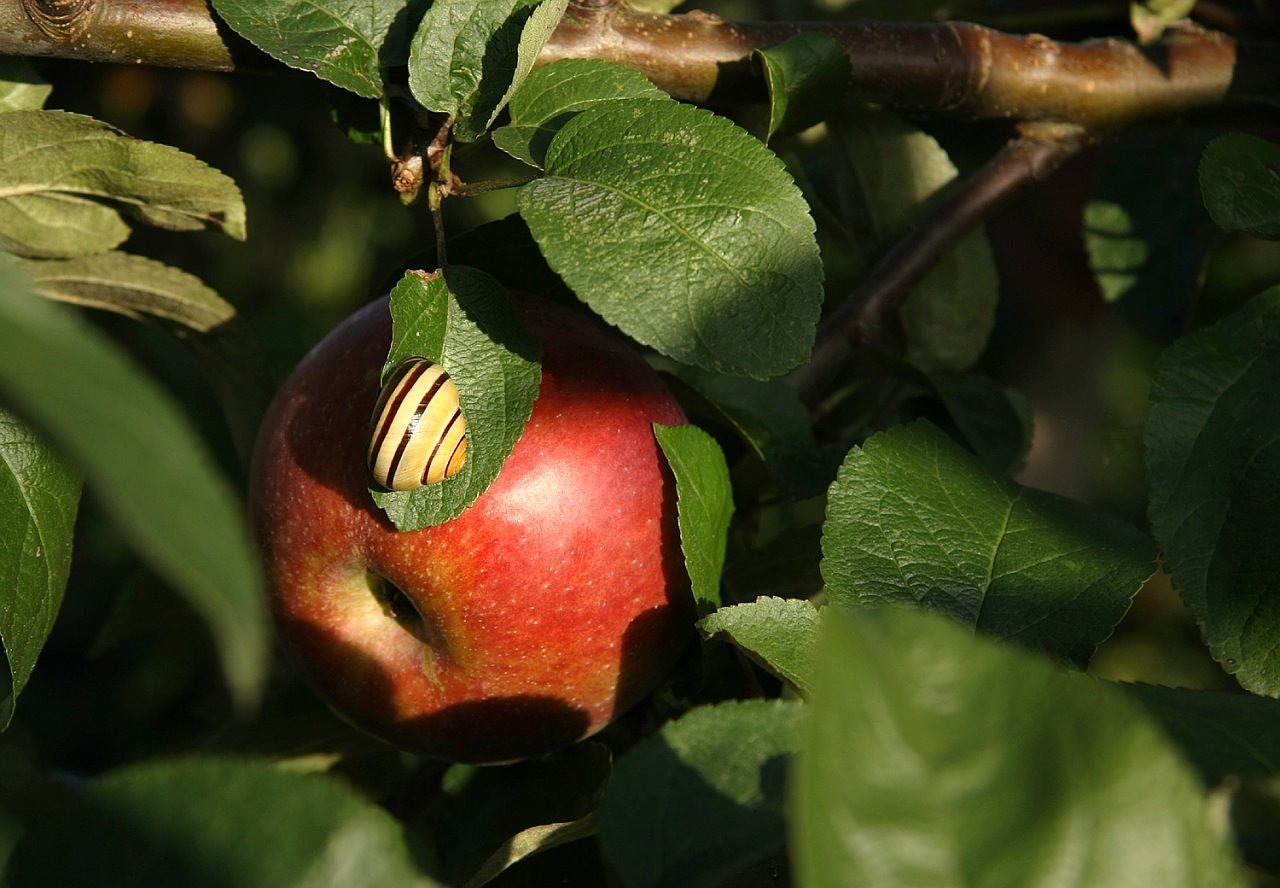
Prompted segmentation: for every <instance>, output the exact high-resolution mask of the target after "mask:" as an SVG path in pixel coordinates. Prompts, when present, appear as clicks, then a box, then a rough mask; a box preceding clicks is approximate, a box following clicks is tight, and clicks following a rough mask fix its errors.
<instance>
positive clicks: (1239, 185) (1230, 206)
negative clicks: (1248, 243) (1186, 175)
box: [1200, 133, 1280, 237]
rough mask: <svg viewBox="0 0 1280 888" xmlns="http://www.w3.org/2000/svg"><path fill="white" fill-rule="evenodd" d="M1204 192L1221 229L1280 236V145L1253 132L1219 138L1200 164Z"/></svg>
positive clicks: (1207, 203) (1209, 209)
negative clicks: (1254, 134) (1252, 133)
mask: <svg viewBox="0 0 1280 888" xmlns="http://www.w3.org/2000/svg"><path fill="white" fill-rule="evenodd" d="M1200 192H1201V193H1202V194H1203V195H1204V205H1205V208H1206V209H1208V211H1209V215H1210V216H1211V217H1212V218H1213V221H1214V222H1216V223H1217V224H1218V227H1219V228H1224V229H1226V230H1227V231H1245V232H1248V233H1249V234H1253V235H1257V236H1259V237H1280V145H1277V144H1275V143H1274V142H1269V141H1267V140H1266V139H1262V138H1259V137H1258V136H1253V135H1249V134H1248V133H1228V134H1227V135H1225V136H1219V137H1218V138H1216V139H1214V140H1213V141H1212V142H1210V143H1209V145H1208V147H1207V148H1205V150H1204V157H1203V158H1202V159H1201V161H1200Z"/></svg>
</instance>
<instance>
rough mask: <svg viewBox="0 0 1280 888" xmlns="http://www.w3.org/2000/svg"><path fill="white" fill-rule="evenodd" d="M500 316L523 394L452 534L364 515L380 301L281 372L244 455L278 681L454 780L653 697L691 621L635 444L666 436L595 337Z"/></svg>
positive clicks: (624, 369)
mask: <svg viewBox="0 0 1280 888" xmlns="http://www.w3.org/2000/svg"><path fill="white" fill-rule="evenodd" d="M518 306H519V309H520V314H521V318H522V320H523V322H524V323H525V325H526V326H527V327H528V328H529V329H530V330H532V331H533V332H534V334H535V335H537V336H538V337H539V339H541V341H542V342H543V346H544V356H543V365H542V387H541V390H540V393H539V397H538V400H537V402H536V404H535V406H534V410H533V415H532V417H531V418H530V420H529V423H528V426H527V427H526V428H525V432H524V436H523V437H522V438H521V439H520V441H519V443H518V444H517V445H516V447H515V450H514V451H513V452H512V454H511V456H510V457H509V458H508V460H507V462H506V464H505V465H504V466H503V468H502V472H501V473H500V474H499V475H498V478H497V480H496V481H495V482H494V483H493V485H492V486H491V487H490V488H489V489H488V490H487V491H486V492H485V493H484V494H483V495H482V496H481V497H480V498H479V499H478V500H477V501H476V502H475V503H474V504H473V505H472V506H471V507H470V508H468V509H467V510H466V511H465V512H463V514H462V515H460V516H459V517H458V518H455V519H454V520H452V521H449V522H447V523H445V524H442V525H440V526H437V527H429V528H425V529H423V530H418V531H413V532H408V533H399V532H397V531H396V529H395V528H394V527H393V526H392V525H391V524H390V522H389V521H388V520H387V518H386V516H385V515H384V514H383V513H382V512H381V510H379V509H378V508H377V507H376V505H375V504H374V503H373V501H372V499H371V497H370V495H369V492H368V483H369V481H368V474H367V472H368V470H367V469H366V467H365V448H366V446H367V436H368V433H369V422H370V414H371V413H372V411H373V408H374V403H375V401H376V399H377V394H378V374H379V370H380V369H381V367H382V363H383V360H384V359H385V357H386V353H387V348H388V345H389V342H390V315H389V312H388V308H387V301H386V300H385V299H382V300H379V301H377V302H374V303H372V304H370V305H368V306H367V307H365V308H364V309H362V310H361V311H359V312H357V313H356V314H354V315H352V316H351V317H350V318H348V319H347V320H346V321H345V322H344V323H342V324H341V325H340V326H339V327H337V328H336V329H335V330H334V331H333V332H332V333H331V334H329V336H328V337H326V338H325V339H324V341H323V342H321V343H320V344H319V345H318V346H316V348H315V349H314V350H313V351H312V352H311V353H310V354H309V355H308V356H307V357H306V358H305V359H304V360H303V361H302V363H301V364H299V366H298V368H297V369H296V370H295V371H294V372H293V374H292V375H291V376H290V377H289V379H288V380H286V382H285V383H284V385H283V386H282V387H281V390H280V392H279V393H278V395H277V396H276V399H275V401H274V402H273V403H272V405H271V408H270V409H269V411H268V413H267V416H266V418H265V420H264V423H263V426H262V430H261V433H260V436H259V440H258V444H257V449H256V451H255V454H254V465H253V476H252V483H251V507H252V512H253V517H254V524H255V530H256V533H257V537H258V541H259V543H260V545H261V549H262V552H263V555H264V559H265V562H266V569H267V575H268V579H269V583H270V588H271V594H272V601H273V609H274V613H275V616H276V622H277V625H278V628H279V633H280V637H281V639H282V640H283V643H284V646H285V648H286V650H287V651H288V652H289V654H290V655H291V658H292V660H293V661H294V662H295V663H296V665H297V667H298V668H299V670H300V671H301V672H302V673H303V675H304V676H305V678H306V679H307V680H308V681H309V682H310V683H311V684H312V685H313V686H314V687H315V688H316V689H317V691H318V692H319V694H320V695H321V696H322V697H324V698H325V699H326V700H327V701H328V702H329V704H330V705H331V706H332V707H333V708H334V709H335V710H336V711H337V712H338V713H340V714H342V715H343V716H345V717H346V718H347V719H348V720H350V721H351V722H352V723H354V724H355V725H357V726H359V727H361V728H363V729H365V730H367V731H369V732H370V733H373V734H375V735H377V736H379V737H381V738H383V739H385V740H387V741H389V742H391V743H393V744H395V745H397V746H399V747H401V748H404V749H407V750H412V751H415V752H420V753H423V754H426V755H431V756H437V757H441V758H447V759H452V760H455V761H465V762H500V761H510V760H515V759H520V758H526V757H529V756H534V755H539V754H542V753H546V752H550V751H552V750H555V749H557V748H560V747H562V746H565V745H567V744H569V743H572V742H574V741H576V740H578V739H580V738H582V737H586V736H588V735H590V734H592V733H594V732H596V731H599V730H600V729H601V728H603V727H604V726H605V725H607V724H609V723H610V722H611V721H612V720H613V719H614V718H615V717H617V716H618V715H620V714H621V713H622V712H623V711H624V710H626V709H627V708H629V707H631V706H632V705H634V704H635V703H637V702H638V701H639V700H640V699H641V698H642V697H643V696H645V695H646V694H647V693H649V692H650V691H651V690H652V689H653V687H654V685H655V684H656V683H657V682H658V681H659V680H660V679H661V677H662V676H663V675H664V673H665V672H666V671H667V670H668V669H669V668H670V667H671V665H672V664H673V662H674V660H675V659H676V657H677V656H678V655H679V653H680V651H681V649H682V647H683V646H684V644H685V643H686V641H687V639H688V638H689V635H690V629H691V626H692V619H693V614H692V603H691V598H690V595H689V591H688V585H689V584H688V579H687V577H686V574H685V571H684V567H683V562H682V560H681V556H680V545H679V535H678V530H677V527H676V510H675V490H674V483H673V480H672V478H671V476H670V471H669V469H668V468H667V466H666V463H665V461H664V459H663V457H662V455H661V453H660V451H659V449H658V445H657V442H656V440H655V438H654V434H653V424H654V423H663V424H666V425H672V424H679V423H683V422H685V417H684V414H683V413H682V411H681V410H680V407H679V406H678V404H677V403H676V402H675V400H674V399H673V398H672V396H671V394H670V392H668V391H667V389H666V388H665V387H664V386H663V384H662V382H661V380H659V378H658V377H657V375H656V374H655V373H654V372H653V370H652V369H651V368H650V367H649V366H648V365H647V364H645V363H644V362H643V361H642V360H641V359H640V358H639V357H638V356H637V355H636V354H635V353H634V352H632V351H631V350H630V349H629V348H628V347H627V346H626V345H625V344H624V343H623V342H621V341H620V340H619V339H618V338H617V337H616V336H615V335H614V334H613V333H612V332H610V331H608V330H606V329H605V328H603V327H601V326H600V325H598V324H596V323H594V322H592V321H590V320H588V319H586V318H584V317H582V316H580V315H578V314H575V313H573V312H570V311H568V310H567V309H563V308H559V307H556V306H554V305H551V304H549V303H545V302H541V301H536V300H532V299H528V300H521V301H519V302H518Z"/></svg>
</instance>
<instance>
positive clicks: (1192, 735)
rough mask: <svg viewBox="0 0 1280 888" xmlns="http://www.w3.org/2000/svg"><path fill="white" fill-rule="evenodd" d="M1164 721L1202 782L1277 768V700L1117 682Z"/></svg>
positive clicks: (1268, 772) (1276, 771)
mask: <svg viewBox="0 0 1280 888" xmlns="http://www.w3.org/2000/svg"><path fill="white" fill-rule="evenodd" d="M1121 687H1122V688H1123V689H1124V690H1125V691H1126V692H1127V693H1128V694H1130V695H1131V696H1132V697H1133V698H1134V699H1136V700H1137V701H1138V702H1139V703H1141V704H1142V705H1143V706H1145V707H1146V709H1147V711H1148V712H1150V713H1151V714H1152V715H1153V716H1155V718H1156V720H1157V721H1159V722H1160V723H1161V725H1163V727H1164V729H1165V732H1166V733H1167V734H1168V735H1169V736H1170V737H1171V738H1172V739H1173V741H1174V742H1175V743H1177V744H1178V745H1179V746H1180V747H1182V751H1183V753H1184V754H1185V755H1186V756H1187V758H1188V759H1190V760H1191V762H1192V764H1194V765H1195V766H1196V768H1197V769H1198V770H1199V771H1200V774H1201V776H1202V777H1203V779H1204V781H1205V783H1206V784H1208V785H1209V786H1216V785H1217V784H1219V783H1221V782H1222V781H1223V780H1225V779H1226V778H1227V777H1230V776H1234V777H1243V778H1249V777H1274V776H1276V775H1277V774H1280V702H1277V701H1275V700H1271V699H1267V698H1265V697H1256V696H1254V695H1253V694H1236V693H1225V692H1223V691H1201V690H1193V689H1191V688H1164V687H1159V686H1157V685H1144V684H1135V685H1121Z"/></svg>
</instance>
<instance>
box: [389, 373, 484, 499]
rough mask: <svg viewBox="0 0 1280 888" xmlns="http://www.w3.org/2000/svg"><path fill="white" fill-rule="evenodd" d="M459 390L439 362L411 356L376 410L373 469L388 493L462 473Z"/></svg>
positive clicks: (464, 428) (462, 427)
mask: <svg viewBox="0 0 1280 888" xmlns="http://www.w3.org/2000/svg"><path fill="white" fill-rule="evenodd" d="M466 436H467V421H466V419H465V418H463V416H462V409H461V407H460V406H459V405H458V387H457V386H456V385H455V384H454V382H453V380H452V379H450V378H449V374H448V373H446V372H445V371H444V368H443V367H441V366H440V365H439V364H435V363H432V362H431V361H428V360H427V359H426V358H408V359H407V360H405V361H403V362H402V363H401V364H400V365H399V366H398V367H396V369H395V371H394V372H393V373H392V374H391V378H390V379H388V380H387V384H386V385H385V386H383V388H382V393H381V394H380V395H378V405H377V407H375V408H374V411H373V431H372V434H371V435H370V439H369V471H370V472H371V473H372V475H373V479H374V480H375V481H376V482H378V484H380V485H382V486H383V487H385V488H386V489H388V490H412V489H413V488H415V487H421V486H422V485H423V484H436V483H438V482H440V481H443V480H444V479H445V478H450V477H452V476H453V475H455V474H457V472H458V470H459V469H461V468H462V464H463V463H464V462H466V460H467V437H466Z"/></svg>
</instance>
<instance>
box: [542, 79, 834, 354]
mask: <svg viewBox="0 0 1280 888" xmlns="http://www.w3.org/2000/svg"><path fill="white" fill-rule="evenodd" d="M546 170H547V176H546V178H543V179H538V180H535V181H533V182H530V183H529V184H528V185H526V186H524V187H523V188H522V189H521V190H520V193H519V197H518V205H519V208H520V214H521V215H522V216H523V217H524V219H525V221H526V222H527V223H528V224H529V229H530V231H532V232H533V236H534V238H535V239H536V240H537V241H538V245H539V246H540V247H541V248H542V252H543V255H545V256H546V257H547V262H548V263H549V264H550V265H551V267H552V268H553V269H554V270H555V271H556V272H557V273H558V274H559V275H560V276H561V277H562V278H564V280H565V282H566V283H567V284H568V285H569V286H570V287H571V288H572V289H573V291H574V292H575V293H577V294H578V296H579V298H581V299H582V300H583V301H584V302H586V303H587V304H588V305H590V306H591V307H592V308H593V309H594V310H595V311H596V312H597V313H598V314H600V315H601V316H603V317H604V319H605V320H606V321H608V322H609V323H611V324H614V325H615V326H617V327H619V328H620V329H621V330H622V331H623V332H624V333H626V334H627V335H629V336H631V337H632V338H633V339H637V340H639V341H640V342H642V343H644V344H646V345H650V346H652V347H654V348H655V349H657V350H658V351H660V352H662V353H663V354H665V355H667V356H668V357H670V358H673V359H675V360H676V361H679V362H680V363H683V364H692V365H694V366H698V367H702V368H704V369H707V370H714V371H717V372H722V373H729V374H734V375H738V376H749V377H752V378H754V379H768V378H770V377H773V376H777V375H779V374H781V373H783V372H784V371H786V370H788V369H790V368H792V367H794V366H795V365H797V364H799V363H801V362H802V361H803V360H805V358H806V357H807V356H808V354H809V350H810V348H811V347H812V345H813V335H814V329H815V326H816V324H817V319H818V310H819V307H820V306H821V303H822V263H821V260H820V258H819V256H818V248H817V243H816V241H815V239H814V224H813V220H812V219H811V218H810V217H809V212H808V207H807V205H806V204H805V202H804V199H803V197H802V196H801V194H800V191H799V189H798V188H797V187H796V185H795V183H794V182H793V181H792V180H791V177H790V176H789V175H788V174H787V171H786V169H785V168H784V167H783V165H782V163H781V161H779V160H778V158H777V157H776V156H775V155H773V154H772V153H771V152H770V151H769V150H768V149H767V148H765V147H764V146H763V145H762V144H761V143H760V142H758V141H756V140H755V139H753V138H752V137H751V136H749V135H748V134H747V133H746V132H744V131H743V130H741V129H738V128H737V127H736V126H734V125H733V124H732V123H730V122H729V121H727V120H725V119H724V118H722V117H717V116H716V115H714V114H712V113H711V112H709V111H704V110H702V109H700V108H694V107H691V106H688V105H679V104H676V103H673V102H672V103H668V102H636V103H627V104H608V105H603V106H599V107H595V108H590V109H588V110H586V111H583V112H582V113H581V114H578V115H577V116H576V117H574V118H573V119H572V120H570V121H569V122H568V123H566V124H565V125H564V127H562V128H561V130H560V131H559V132H558V133H557V134H556V136H555V138H554V139H553V140H552V142H551V145H550V147H549V148H548V149H547V155H546Z"/></svg>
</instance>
